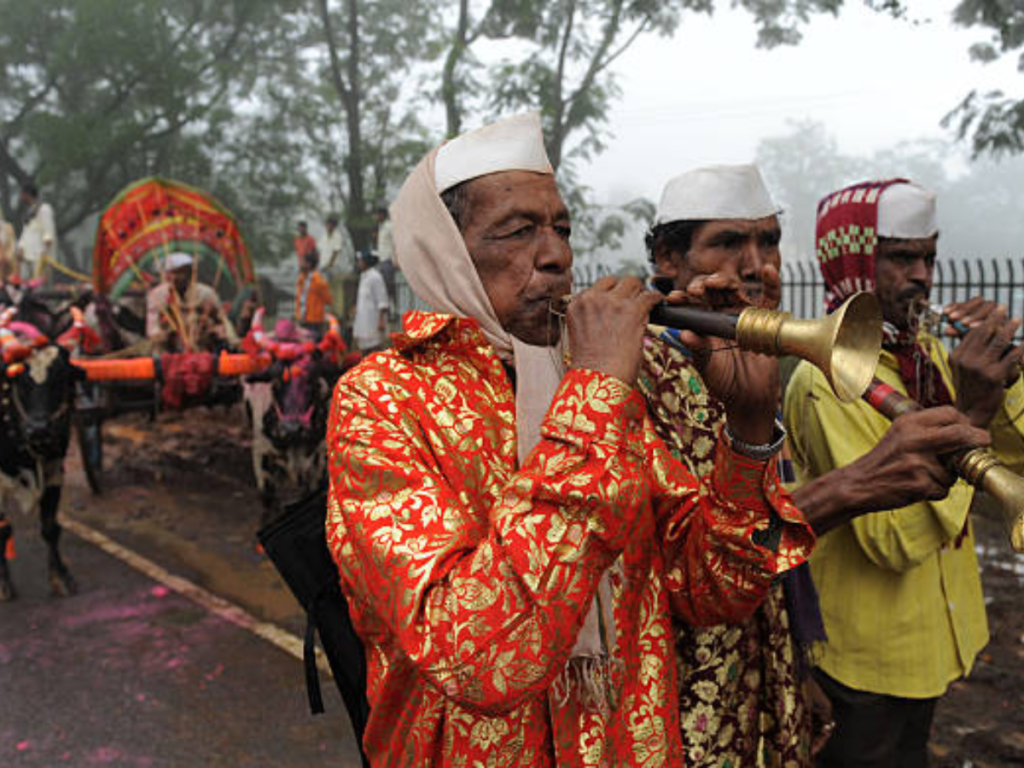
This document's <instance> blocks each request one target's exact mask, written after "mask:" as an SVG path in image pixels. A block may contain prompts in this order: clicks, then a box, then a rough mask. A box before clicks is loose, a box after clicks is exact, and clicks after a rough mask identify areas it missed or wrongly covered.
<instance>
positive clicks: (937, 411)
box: [844, 405, 992, 512]
mask: <svg viewBox="0 0 1024 768" xmlns="http://www.w3.org/2000/svg"><path fill="white" fill-rule="evenodd" d="M991 442H992V438H991V436H990V435H989V433H988V432H987V431H986V430H984V429H979V428H978V427H975V426H972V425H971V423H970V421H969V420H968V418H967V416H966V415H964V414H963V413H961V412H960V411H958V410H957V409H956V408H953V407H952V406H948V405H947V406H942V407H941V408H926V409H924V410H921V411H912V412H910V413H906V414H903V415H902V416H900V417H899V418H897V419H896V420H895V421H893V423H892V426H891V427H889V430H888V431H887V432H886V433H885V435H883V436H882V439H881V440H880V441H879V443H878V445H876V446H875V447H874V448H873V449H871V450H870V451H869V452H868V453H866V454H864V455H863V456H861V457H860V458H859V459H857V461H855V462H854V463H853V464H849V465H847V467H845V468H844V470H847V471H848V474H849V479H850V481H851V482H850V483H848V484H847V486H848V487H847V491H849V492H852V493H860V494H861V495H862V496H863V497H864V498H863V499H862V500H861V501H862V502H863V503H856V502H854V503H851V507H852V508H857V509H859V510H860V511H862V512H867V511H878V510H883V509H899V508H900V507H905V506H907V505H908V504H913V503H915V502H918V501H923V500H929V501H936V500H938V499H944V498H945V497H946V494H947V493H948V492H949V488H950V487H951V486H952V485H953V483H955V482H956V479H957V476H956V473H955V472H954V471H952V467H951V465H949V464H948V463H947V462H946V461H945V460H944V459H943V458H942V457H944V456H949V455H950V454H954V453H957V452H959V451H965V450H970V449H971V448H979V447H984V446H987V445H989V444H990V443H991Z"/></svg>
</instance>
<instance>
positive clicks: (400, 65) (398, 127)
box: [300, 0, 435, 249]
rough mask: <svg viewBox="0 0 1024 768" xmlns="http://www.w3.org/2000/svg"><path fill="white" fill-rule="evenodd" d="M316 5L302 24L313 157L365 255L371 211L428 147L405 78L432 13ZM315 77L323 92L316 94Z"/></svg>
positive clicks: (401, 3)
mask: <svg viewBox="0 0 1024 768" xmlns="http://www.w3.org/2000/svg"><path fill="white" fill-rule="evenodd" d="M314 5H315V13H314V14H313V15H311V16H307V17H306V19H305V24H306V31H307V33H308V34H307V37H306V41H307V43H308V47H307V49H306V50H307V53H308V54H309V57H310V61H311V62H312V68H311V74H312V75H313V78H314V79H313V80H310V81H308V82H309V85H310V89H311V92H312V93H315V94H316V95H317V96H319V97H320V98H321V100H322V101H321V105H320V106H321V111H320V117H321V119H322V123H321V126H322V127H323V128H324V130H323V132H322V133H321V134H320V136H321V138H320V139H319V140H318V144H319V151H320V153H321V156H322V157H323V159H324V165H325V169H326V170H327V171H328V175H329V179H328V183H329V184H330V187H331V189H332V190H333V192H334V194H335V195H336V199H337V200H338V203H339V207H340V208H342V210H343V211H344V218H345V222H346V225H347V227H348V229H349V232H350V234H351V235H352V240H353V243H354V244H355V246H356V248H357V249H358V248H368V247H369V246H370V245H371V242H370V241H371V237H372V234H373V227H374V224H373V216H372V214H373V209H374V208H375V207H376V205H377V204H378V203H381V202H384V201H385V199H386V197H387V195H388V194H389V192H390V191H391V190H392V188H393V185H394V183H395V180H396V178H400V176H401V175H403V174H404V173H405V172H406V171H407V170H408V169H409V168H410V167H411V165H412V163H413V162H415V159H416V158H417V157H418V156H419V155H420V154H422V153H423V152H424V151H425V150H426V147H427V146H428V145H429V141H428V140H427V139H426V130H425V128H424V127H423V126H422V124H421V122H420V120H419V117H418V112H419V108H420V107H421V106H422V105H421V103H420V96H419V94H418V92H417V91H418V89H416V88H415V87H410V82H411V78H410V74H411V73H412V72H413V69H414V67H415V65H416V64H417V63H419V62H421V61H423V59H424V58H425V56H426V54H427V50H428V44H429V41H430V39H431V34H432V31H433V30H434V29H435V26H434V25H435V18H434V12H433V6H432V4H430V3H428V2H424V1H423V0H374V1H373V2H370V1H368V0H342V1H341V2H339V3H336V4H335V3H331V2H330V1H329V0H315V1H314ZM300 15H301V13H300ZM316 78H320V79H321V80H322V82H323V83H326V84H327V88H326V89H324V88H317V86H316ZM412 85H413V86H415V82H414V81H412ZM307 128H308V130H310V132H311V133H313V134H315V133H316V131H315V129H314V128H312V127H311V126H307ZM339 171H340V173H339Z"/></svg>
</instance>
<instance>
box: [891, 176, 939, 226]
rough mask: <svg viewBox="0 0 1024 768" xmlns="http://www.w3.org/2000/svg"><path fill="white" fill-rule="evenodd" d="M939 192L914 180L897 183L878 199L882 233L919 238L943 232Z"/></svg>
mask: <svg viewBox="0 0 1024 768" xmlns="http://www.w3.org/2000/svg"><path fill="white" fill-rule="evenodd" d="M935 214H936V195H935V193H934V192H929V191H928V190H927V189H925V188H924V187H921V186H919V185H917V184H914V183H913V182H906V183H900V184H893V185H891V186H889V187H886V188H885V191H884V192H882V195H881V197H879V198H878V236H879V237H898V238H901V239H908V240H917V239H920V238H924V237H932V236H933V235H935V234H937V233H938V231H939V225H938V219H937V218H936V215H935Z"/></svg>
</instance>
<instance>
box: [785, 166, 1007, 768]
mask: <svg viewBox="0 0 1024 768" xmlns="http://www.w3.org/2000/svg"><path fill="white" fill-rule="evenodd" d="M935 202H936V201H935V195H934V194H932V193H931V192H928V191H927V190H924V189H922V188H921V187H919V186H917V185H915V184H912V183H910V182H907V181H905V180H903V179H895V180H891V181H881V182H867V183H864V184H858V185H856V186H853V187H848V188H846V189H842V190H839V191H838V192H835V193H833V194H831V195H828V196H826V197H825V198H824V199H823V200H822V201H821V202H820V203H819V206H818V224H817V243H818V259H819V261H820V262H821V269H822V273H823V275H824V277H825V283H826V287H827V288H828V296H827V298H828V302H829V308H830V309H834V308H835V307H836V306H838V305H839V303H840V302H842V301H843V300H844V299H845V298H846V297H847V296H849V295H850V294H851V293H853V292H854V291H858V290H867V291H873V292H874V293H875V295H876V296H877V297H878V300H879V304H880V305H881V308H882V316H883V318H884V319H885V336H884V343H883V351H882V357H881V360H880V363H879V366H878V372H877V376H878V378H879V379H880V380H881V381H882V382H884V387H891V388H892V389H895V390H896V391H897V392H899V393H902V394H905V395H909V396H910V397H911V398H913V399H914V400H916V401H917V402H918V403H920V404H921V405H922V406H924V407H925V408H926V409H928V410H926V411H924V413H930V412H949V411H951V410H953V409H954V408H955V409H956V410H958V411H960V412H961V413H962V414H963V415H964V416H965V417H966V419H967V421H968V422H969V423H970V424H971V425H972V428H974V429H976V430H988V431H989V432H991V435H992V445H993V449H994V450H995V451H996V452H997V454H998V455H1000V456H1001V457H1002V458H1004V459H1006V460H1007V463H1009V464H1011V465H1016V466H1020V464H1021V462H1022V459H1024V414H1022V412H1024V392H1022V386H1024V385H1022V383H1021V381H1020V367H1019V366H1020V359H1021V356H1022V355H1024V350H1022V349H1019V348H1014V347H1012V346H1011V345H1010V340H1011V339H1012V338H1013V335H1014V334H1015V332H1016V331H1017V329H1018V328H1019V321H1011V320H1008V319H1007V316H1006V310H1005V308H1004V307H1000V306H998V305H996V304H994V303H992V302H987V301H984V300H981V299H975V300H972V301H969V302H965V303H962V304H958V305H954V306H952V307H950V308H948V309H947V311H948V312H949V313H950V315H952V316H953V317H954V318H957V319H963V320H966V322H967V325H969V326H973V329H972V330H971V331H970V332H969V333H967V335H966V336H965V337H964V340H963V341H962V342H961V343H960V344H959V346H958V347H957V348H956V350H955V351H954V352H953V354H952V355H947V354H946V351H945V349H944V348H943V346H942V344H941V343H940V342H939V340H938V339H936V338H935V337H934V336H932V335H930V334H928V333H926V332H924V331H922V330H921V329H919V328H918V324H917V320H918V316H919V310H920V309H921V306H922V304H926V303H927V300H928V294H929V292H930V290H931V287H932V272H933V269H934V266H935V257H936V249H937V244H938V226H937V224H936V205H935ZM785 410H786V422H787V424H788V425H789V426H790V429H791V434H792V446H793V455H794V460H795V463H796V465H797V468H798V471H799V475H800V479H801V481H803V482H810V481H813V479H814V478H820V477H822V476H826V473H829V472H831V471H832V470H834V469H835V468H837V467H845V466H847V465H850V464H851V463H856V462H857V461H859V460H860V459H861V457H862V456H864V455H865V454H869V452H871V449H872V447H873V446H875V445H877V444H879V441H884V439H885V435H886V434H887V433H888V432H891V431H893V430H895V429H898V428H900V427H902V426H905V424H904V422H905V420H907V419H909V418H910V416H911V415H906V416H900V417H899V418H898V419H896V421H895V422H893V425H892V427H890V423H889V421H888V420H887V419H886V418H885V417H883V416H881V415H880V414H879V413H877V412H876V411H875V410H874V408H873V407H872V406H871V405H870V404H869V403H868V402H866V401H864V400H861V401H858V402H855V403H850V404H842V403H839V402H838V401H837V400H836V399H835V398H834V397H833V396H832V393H831V392H830V391H829V389H828V387H827V386H826V384H825V382H824V380H823V379H822V377H821V376H820V375H819V373H818V372H817V371H815V370H813V369H811V368H810V367H809V366H807V365H806V364H801V365H800V366H799V367H798V368H797V370H796V372H795V373H794V375H793V379H792V381H791V382H790V385H789V388H788V390H787V393H786V409H785ZM887 431H888V432H887ZM936 449H937V450H938V447H936ZM936 471H937V470H936V468H935V467H933V466H931V467H930V466H927V465H922V466H920V467H918V468H917V471H916V472H914V473H911V474H907V475H906V477H905V478H904V480H903V484H904V486H908V487H912V485H913V484H914V483H916V482H919V481H920V478H921V476H922V475H929V474H930V475H932V476H934V475H935V473H936ZM943 471H947V472H948V470H943ZM870 482H871V484H872V487H873V488H875V489H877V491H878V493H879V494H880V495H883V494H884V493H885V492H886V490H887V489H888V488H890V486H892V485H893V484H894V483H895V484H898V483H899V478H898V477H896V478H893V477H890V476H888V475H887V474H886V473H883V474H881V475H879V476H877V477H874V478H871V479H870ZM837 495H839V496H840V497H841V496H842V493H841V492H839V493H837ZM972 495H973V491H972V489H971V488H970V487H969V486H968V485H967V484H966V483H965V482H963V481H961V482H958V483H957V484H956V485H954V486H953V487H952V489H951V490H950V492H949V494H948V496H946V495H944V494H942V495H938V494H937V495H931V494H929V495H926V496H924V497H923V498H922V497H920V496H918V497H917V498H913V497H908V498H904V499H903V500H902V503H894V504H892V505H891V507H889V508H888V509H889V510H891V511H882V512H878V513H877V514H873V515H865V516H863V517H858V518H856V519H854V520H851V521H848V522H845V523H843V524H842V525H840V526H838V527H836V528H835V529H834V530H832V531H831V532H829V533H828V534H827V535H825V536H823V537H822V539H821V545H820V547H819V550H818V551H817V552H816V553H815V557H814V559H813V560H812V561H811V570H812V572H813V574H814V581H815V583H816V584H817V587H818V590H819V592H820V595H821V608H822V614H823V616H824V619H825V629H826V631H827V633H828V641H827V642H825V643H822V644H821V646H820V648H821V652H820V654H817V658H816V661H817V662H818V665H819V666H818V670H817V679H818V681H819V682H820V684H821V686H822V688H823V689H824V690H825V692H826V693H827V694H828V695H829V697H830V698H831V700H832V705H833V713H834V717H835V720H836V729H835V733H834V735H833V738H832V740H831V741H830V742H829V743H828V744H827V745H826V746H825V748H824V750H823V752H822V753H821V755H820V757H819V763H818V764H819V765H820V766H829V767H831V766H858V767H859V766H878V768H882V767H883V766H885V767H886V768H888V767H889V766H897V765H898V766H901V768H902V767H908V768H917V767H918V766H925V765H927V764H928V750H927V745H928V737H929V731H930V728H931V721H932V715H933V713H934V711H935V704H936V702H937V701H938V698H939V697H940V696H942V694H943V693H945V691H946V688H947V686H948V685H949V684H950V683H951V682H952V681H953V680H956V679H957V678H960V677H962V676H964V675H966V674H968V673H969V672H970V670H971V666H972V665H973V663H974V659H975V657H976V656H977V654H978V652H979V651H980V650H981V649H982V648H983V647H984V645H985V643H986V642H987V641H988V629H987V626H986V621H985V603H984V599H983V597H982V593H981V581H980V578H979V574H978V562H977V558H976V557H975V553H974V536H973V533H972V531H971V525H970V520H969V518H968V514H967V513H968V509H969V507H970V503H971V498H972ZM900 507H902V508H900Z"/></svg>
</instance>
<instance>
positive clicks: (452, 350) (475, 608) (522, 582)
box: [327, 313, 813, 768]
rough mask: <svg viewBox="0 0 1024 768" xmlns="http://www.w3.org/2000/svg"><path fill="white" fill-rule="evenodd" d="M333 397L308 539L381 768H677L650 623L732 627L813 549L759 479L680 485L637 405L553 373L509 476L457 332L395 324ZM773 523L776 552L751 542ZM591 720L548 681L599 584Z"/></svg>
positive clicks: (508, 426) (728, 455)
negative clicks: (321, 513) (352, 637)
mask: <svg viewBox="0 0 1024 768" xmlns="http://www.w3.org/2000/svg"><path fill="white" fill-rule="evenodd" d="M405 330H406V333H405V335H404V336H399V337H396V341H397V343H396V346H395V349H393V350H391V351H389V352H386V353H382V354H378V355H374V356H372V357H370V358H368V359H367V360H365V361H364V362H363V363H362V364H361V365H359V366H358V367H356V368H355V369H353V370H352V371H350V372H349V373H348V374H346V375H345V376H344V377H343V378H342V379H341V380H340V381H339V383H338V386H337V388H336V390H335V393H334V400H333V403H332V407H331V419H330V424H329V426H328V450H329V456H330V459H329V467H330V469H329V471H330V475H331V493H330V501H329V505H328V516H327V534H328V542H329V544H330V548H331V551H332V553H333V555H334V557H335V560H336V561H337V563H338V567H339V569H340V572H341V586H342V589H343V591H344V592H345V595H346V596H347V598H348V600H349V602H350V608H351V612H352V618H353V621H354V623H355V627H356V630H357V631H358V632H359V634H360V637H361V638H362V639H363V642H364V644H365V645H366V649H367V663H368V667H369V681H368V691H367V693H368V697H369V701H370V707H371V715H370V722H369V725H368V727H367V731H366V735H365V738H364V747H365V750H366V753H367V755H368V756H369V758H370V761H371V763H372V764H373V765H374V766H375V768H383V767H384V766H465V768H476V767H477V766H493V767H494V768H505V767H506V766H519V765H522V766H554V765H558V766H575V765H579V766H590V765H594V766H619V765H623V766H627V765H628V766H667V765H681V764H682V757H681V750H680V743H679V719H678V695H677V691H676V675H675V664H674V662H673V656H672V654H673V649H672V630H671V620H670V614H675V615H677V616H680V617H682V618H683V619H685V620H686V621H689V622H692V623H699V624H715V623H722V622H729V621H735V620H737V619H739V618H741V617H743V616H745V615H748V614H749V613H750V612H751V611H753V610H754V609H755V608H756V607H757V605H758V603H759V602H760V601H761V600H762V598H763V597H764V595H765V592H766V591H767V589H768V587H769V585H770V584H771V582H772V579H773V577H774V576H775V575H776V574H778V573H780V572H781V571H783V570H785V569H787V568H790V567H792V566H794V565H796V564H797V563H799V562H801V561H803V560H804V559H805V557H806V556H807V554H808V552H809V551H810V548H811V546H812V543H813V535H812V534H811V532H810V529H809V528H808V527H807V525H806V523H805V522H804V520H803V517H802V516H801V514H800V513H799V512H798V511H797V510H796V508H795V507H793V506H792V504H791V503H790V502H789V499H788V497H787V496H786V495H785V494H784V491H783V490H782V489H781V486H780V484H779V482H778V478H777V476H776V474H775V470H774V463H773V462H768V463H767V465H765V464H761V463H756V462H751V461H748V460H746V459H743V458H741V457H739V456H736V455H735V454H733V453H732V452H731V451H730V450H719V451H717V452H716V454H717V456H719V457H720V458H719V460H718V465H717V470H718V471H717V472H716V473H715V475H714V478H715V479H714V482H711V481H709V482H708V483H707V484H706V485H704V486H700V485H699V484H698V482H697V481H695V480H694V479H693V477H692V475H691V474H690V473H689V472H688V471H687V470H686V469H685V467H684V466H683V465H682V464H681V463H679V462H678V461H676V460H675V459H673V458H672V457H671V455H670V454H669V452H668V451H667V449H666V448H665V445H664V443H663V442H662V441H661V439H660V438H658V437H657V435H656V434H655V432H654V430H653V428H652V427H651V424H650V422H649V420H648V419H647V417H646V409H645V404H644V400H643V399H642V397H641V396H640V395H639V394H638V393H637V392H636V391H635V390H633V389H632V388H630V387H627V386H626V385H625V384H623V383H622V382H620V381H618V380H617V379H614V378H612V377H609V376H605V375H603V374H600V373H596V372H593V371H586V370H571V371H570V372H569V373H568V374H567V375H566V377H565V379H564V380H563V382H562V386H561V387H560V389H559V391H558V393H557V394H556V396H555V399H554V401H553V403H552V406H551V409H550V411H549V412H548V416H547V418H546V420H545V423H544V426H543V429H542V439H541V442H540V443H539V444H538V446H537V447H536V448H535V449H534V451H533V452H532V453H531V455H530V457H529V459H528V460H527V462H526V464H525V465H524V466H522V467H517V460H516V429H515V399H514V395H513V391H512V387H511V384H510V382H509V379H508V376H507V375H506V373H505V371H504V369H503V368H502V366H501V363H500V362H499V360H498V358H497V356H496V355H495V353H494V351H493V349H492V348H491V346H490V345H489V344H488V343H487V341H486V339H485V338H484V337H483V335H482V334H481V333H480V331H479V329H478V327H477V324H476V323H475V322H474V321H472V320H463V319H455V318H452V317H449V316H443V315H435V314H428V313H410V314H409V315H407V316H406V319H405ZM766 499H767V502H768V503H770V504H771V507H772V508H773V509H774V510H775V512H776V513H777V518H776V520H777V521H779V524H780V525H781V539H780V544H779V546H778V548H777V551H776V552H771V551H769V550H767V549H764V548H762V547H759V546H758V545H756V544H754V543H753V541H752V534H753V533H754V532H755V531H757V530H764V529H766V528H767V527H768V525H769V519H770V517H771V513H770V510H769V507H768V504H767V503H766ZM613 563H614V564H615V565H616V567H615V568H612V569H611V571H610V573H611V574H612V577H611V581H612V593H613V598H614V612H615V613H614V616H615V643H614V651H613V652H614V654H615V659H616V662H617V663H616V664H613V665H612V670H613V673H612V676H611V680H610V681H609V685H608V692H609V696H608V699H609V700H610V701H611V702H612V703H613V707H612V708H611V710H610V711H608V713H607V714H606V715H602V714H601V713H600V712H597V711H594V710H593V708H590V709H584V708H583V707H582V706H581V702H580V697H579V695H578V691H576V690H574V689H573V686H574V683H572V682H571V680H572V679H573V678H570V677H568V676H566V675H563V674H561V673H562V672H563V670H564V669H565V666H566V661H567V659H568V657H569V653H570V651H571V650H572V648H573V645H574V644H575V641H576V635H577V632H578V630H579V628H580V626H581V625H582V623H583V620H584V618H585V616H586V613H587V610H588V608H589V606H590V603H591V600H592V598H593V596H594V593H595V591H596V589H597V586H598V582H599V580H600V578H601V575H602V573H604V571H606V570H608V569H609V567H610V566H612V564H613Z"/></svg>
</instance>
